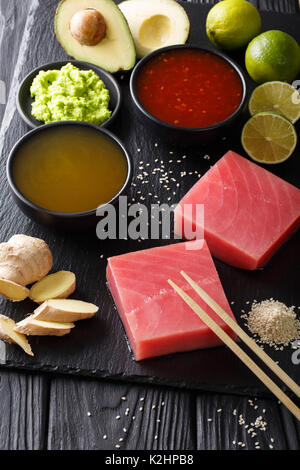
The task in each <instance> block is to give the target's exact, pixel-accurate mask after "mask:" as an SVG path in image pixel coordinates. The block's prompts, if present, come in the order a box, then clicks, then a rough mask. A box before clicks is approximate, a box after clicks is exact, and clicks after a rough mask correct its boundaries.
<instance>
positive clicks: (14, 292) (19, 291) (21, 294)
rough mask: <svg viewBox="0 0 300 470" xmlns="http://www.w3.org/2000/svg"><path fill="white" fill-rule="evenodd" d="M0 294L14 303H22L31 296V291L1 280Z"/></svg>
mask: <svg viewBox="0 0 300 470" xmlns="http://www.w3.org/2000/svg"><path fill="white" fill-rule="evenodd" d="M0 294H2V295H3V297H5V298H6V299H8V300H12V301H13V302H21V301H22V300H25V299H26V298H27V297H28V295H29V289H27V287H25V286H21V285H20V284H16V283H15V282H13V281H8V280H7V279H0Z"/></svg>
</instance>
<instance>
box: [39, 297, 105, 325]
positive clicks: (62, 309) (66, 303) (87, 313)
mask: <svg viewBox="0 0 300 470" xmlns="http://www.w3.org/2000/svg"><path fill="white" fill-rule="evenodd" d="M98 310H99V308H98V307H97V306H96V305H94V304H91V303H88V302H83V301H82V300H73V299H51V300H47V301H46V302H44V303H43V304H42V305H40V306H39V307H38V308H37V309H36V310H35V311H34V313H33V318H34V319H35V320H43V321H54V322H75V321H78V320H85V319H87V318H92V317H93V316H95V314H96V313H97V312H98Z"/></svg>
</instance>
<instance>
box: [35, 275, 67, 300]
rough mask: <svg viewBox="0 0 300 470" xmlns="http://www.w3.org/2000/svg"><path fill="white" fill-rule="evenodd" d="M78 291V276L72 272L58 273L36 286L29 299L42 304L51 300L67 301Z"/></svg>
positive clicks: (47, 277) (42, 280)
mask: <svg viewBox="0 0 300 470" xmlns="http://www.w3.org/2000/svg"><path fill="white" fill-rule="evenodd" d="M75 289H76V276H75V274H74V273H72V272H70V271H58V272H57V273H54V274H49V275H48V276H46V277H44V278H43V279H41V280H40V281H38V282H37V283H36V284H34V285H33V286H32V287H31V289H30V291H29V297H30V298H31V300H33V301H34V302H36V303H38V304H41V303H42V302H45V301H46V300H49V299H65V298H67V297H69V295H71V294H72V293H73V292H74V291H75Z"/></svg>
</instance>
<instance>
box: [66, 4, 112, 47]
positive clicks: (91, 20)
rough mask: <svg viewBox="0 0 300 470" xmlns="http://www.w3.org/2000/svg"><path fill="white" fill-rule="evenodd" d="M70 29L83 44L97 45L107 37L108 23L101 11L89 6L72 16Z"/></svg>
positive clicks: (74, 36)
mask: <svg viewBox="0 0 300 470" xmlns="http://www.w3.org/2000/svg"><path fill="white" fill-rule="evenodd" d="M70 31H71V34H72V36H73V38H74V39H76V40H77V41H78V42H79V43H80V44H81V45H82V46H96V45H97V44H99V42H100V41H102V39H103V38H104V37H105V34H106V23H105V20H104V18H103V16H102V15H101V13H100V12H99V11H97V10H94V9H91V8H88V9H85V10H81V11H77V12H76V13H75V14H74V15H73V16H72V18H71V21H70Z"/></svg>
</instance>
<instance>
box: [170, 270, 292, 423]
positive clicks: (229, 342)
mask: <svg viewBox="0 0 300 470" xmlns="http://www.w3.org/2000/svg"><path fill="white" fill-rule="evenodd" d="M168 283H169V284H170V285H171V286H172V287H173V289H174V290H175V291H176V292H177V293H178V294H179V295H180V297H181V298H182V299H183V300H184V301H185V303H186V304H187V305H189V306H190V307H191V309H192V310H193V311H194V312H195V313H196V315H198V317H199V318H200V319H201V320H202V321H203V322H204V323H205V324H206V325H207V326H208V327H209V328H210V329H211V330H212V331H213V332H214V333H215V334H216V335H217V336H218V337H219V338H220V339H221V340H222V341H223V343H225V344H226V346H228V347H229V348H230V349H231V350H232V351H233V352H234V353H235V354H236V355H237V356H238V357H239V358H240V359H241V361H242V362H243V363H244V364H245V365H246V366H247V367H248V368H249V369H250V370H251V371H252V372H253V373H254V374H255V375H256V376H257V377H258V378H259V379H260V380H261V381H262V383H263V384H264V385H265V386H266V387H267V388H268V389H269V390H270V391H271V392H272V393H273V394H274V395H275V396H276V397H277V398H278V400H280V401H281V402H282V403H283V404H284V405H285V406H286V407H287V408H288V410H289V411H290V412H291V413H292V414H293V415H294V416H295V417H296V418H297V419H298V420H299V421H300V409H299V408H298V407H297V406H296V405H295V403H293V402H292V400H291V399H290V398H289V397H288V396H287V395H286V394H285V393H284V392H283V391H282V390H281V389H280V388H279V387H278V385H276V383H275V382H273V380H272V379H270V377H269V376H268V375H267V374H265V372H264V371H263V370H262V369H261V368H260V367H259V366H258V365H257V364H256V363H255V362H254V361H253V360H252V359H251V358H250V357H249V356H248V354H246V353H245V352H244V351H243V350H242V349H241V348H240V346H239V345H238V344H237V343H236V342H235V341H234V340H233V339H232V338H231V337H230V336H229V335H228V334H227V333H226V332H225V331H224V330H222V328H221V327H220V326H219V325H218V324H217V323H216V322H215V321H214V320H213V319H212V318H211V317H210V316H209V315H208V314H207V313H206V312H204V310H203V309H202V308H201V307H200V306H199V305H198V304H197V303H196V302H195V301H194V300H193V299H192V298H191V297H190V296H189V295H188V294H186V292H184V291H183V290H182V289H181V288H180V287H178V286H177V285H176V284H175V283H174V282H173V281H171V280H170V279H169V280H168Z"/></svg>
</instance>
